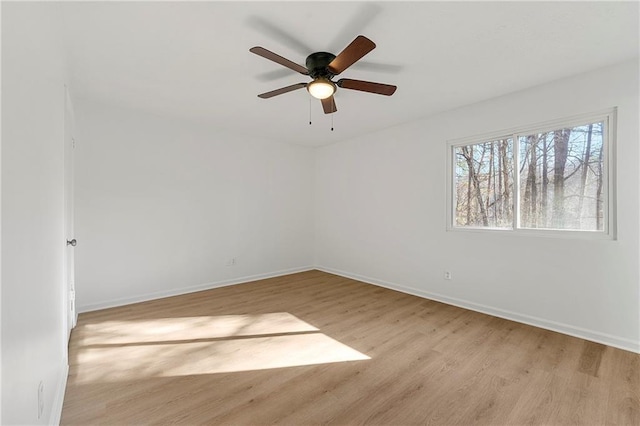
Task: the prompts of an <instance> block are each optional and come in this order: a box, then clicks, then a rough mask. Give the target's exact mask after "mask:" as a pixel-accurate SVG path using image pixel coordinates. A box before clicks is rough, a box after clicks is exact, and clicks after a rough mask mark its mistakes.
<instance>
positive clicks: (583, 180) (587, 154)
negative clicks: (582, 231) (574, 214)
mask: <svg viewBox="0 0 640 426" xmlns="http://www.w3.org/2000/svg"><path fill="white" fill-rule="evenodd" d="M592 136H593V124H589V129H588V130H587V143H586V145H585V148H584V156H583V160H582V166H581V167H582V174H581V175H580V198H579V199H578V218H579V219H580V225H581V227H582V207H583V206H584V194H585V191H586V188H587V175H588V173H589V167H590V163H591V138H592Z"/></svg>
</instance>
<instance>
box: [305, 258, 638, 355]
mask: <svg viewBox="0 0 640 426" xmlns="http://www.w3.org/2000/svg"><path fill="white" fill-rule="evenodd" d="M315 269H317V270H319V271H323V272H328V273H330V274H335V275H340V276H342V277H345V278H351V279H354V280H357V281H362V282H365V283H367V284H373V285H376V286H379V287H384V288H388V289H391V290H396V291H400V292H402V293H407V294H411V295H413V296H418V297H422V298H425V299H430V300H436V301H438V302H443V303H446V304H448V305H453V306H458V307H460V308H464V309H469V310H472V311H476V312H481V313H483V314H488V315H492V316H495V317H499V318H504V319H508V320H511V321H516V322H520V323H523V324H528V325H532V326H534V327H539V328H544V329H546V330H551V331H556V332H558V333H562V334H567V335H569V336H573V337H578V338H581V339H585V340H590V341H592V342H597V343H602V344H603V345H607V346H613V347H615V348H619V349H624V350H626V351H630V352H635V353H640V340H639V341H634V340H631V339H627V338H624V337H620V336H614V335H611V334H606V333H601V332H599V331H594V330H588V329H585V328H581V327H576V326H573V325H569V324H563V323H560V322H556V321H550V320H547V319H544V318H539V317H534V316H530V315H524V314H519V313H517V312H512V311H507V310H504V309H500V308H495V307H492V306H487V305H482V304H479V303H475V302H470V301H468V300H463V299H458V298H454V297H449V296H445V295H442V294H438V293H432V292H428V291H424V290H419V289H416V288H412V287H406V286H402V285H398V284H396V283H391V282H388V281H383V280H378V279H375V278H370V277H366V276H363V275H359V274H353V273H350V272H345V271H341V270H337V269H333V268H328V267H324V266H316V268H315Z"/></svg>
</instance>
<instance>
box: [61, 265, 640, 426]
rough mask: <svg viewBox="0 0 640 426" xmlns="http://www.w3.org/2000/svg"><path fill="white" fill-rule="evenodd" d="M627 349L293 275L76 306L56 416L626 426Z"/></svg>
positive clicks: (637, 358) (631, 384)
mask: <svg viewBox="0 0 640 426" xmlns="http://www.w3.org/2000/svg"><path fill="white" fill-rule="evenodd" d="M639 401H640V355H638V354H633V353H631V352H626V351H622V350H619V349H614V348H611V347H607V346H604V345H600V344H597V343H592V342H588V341H585V340H581V339H577V338H573V337H569V336H565V335H562V334H558V333H554V332H550V331H546V330H542V329H539V328H535V327H531V326H527V325H523V324H519V323H515V322H511V321H507V320H503V319H499V318H495V317H491V316H488V315H483V314H479V313H476V312H472V311H468V310H465V309H460V308H456V307H452V306H448V305H445V304H442V303H438V302H433V301H429V300H425V299H421V298H418V297H414V296H410V295H406V294H403V293H398V292H395V291H391V290H387V289H383V288H378V287H375V286H372V285H368V284H364V283H361V282H358V281H353V280H350V279H346V278H342V277H338V276H335V275H331V274H326V273H323V272H319V271H309V272H304V273H299V274H293V275H289V276H285V277H278V278H273V279H267V280H262V281H256V282H252V283H247V284H242V285H237V286H232V287H225V288H220V289H215V290H209V291H204V292H199V293H193V294H189V295H184V296H177V297H172V298H166V299H161V300H156V301H151V302H145V303H140V304H135V305H129V306H126V307H119V308H113V309H106V310H103V311H96V312H91V313H86V314H82V315H80V318H79V321H78V326H77V327H76V329H75V330H74V331H73V333H72V336H71V342H70V372H69V380H68V385H67V390H66V396H65V401H64V408H63V412H62V424H80V425H90V424H91V425H93V424H118V425H120V424H167V423H179V424H209V425H211V424H223V425H244V424H252V425H257V424H270V423H281V424H291V425H306V424H326V423H330V424H372V425H374V424H375V425H404V424H434V425H454V424H459V425H471V424H487V425H524V424H544V425H552V424H558V425H559V424H579V425H600V424H602V425H604V424H607V425H608V424H617V425H639V424H640V402H639Z"/></svg>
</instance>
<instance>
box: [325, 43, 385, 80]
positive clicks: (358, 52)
mask: <svg viewBox="0 0 640 426" xmlns="http://www.w3.org/2000/svg"><path fill="white" fill-rule="evenodd" d="M375 47H376V44H375V43H374V42H372V41H371V40H369V39H368V38H366V37H365V36H362V35H359V36H358V37H356V38H355V40H353V41H352V42H351V44H349V45H348V46H347V47H345V48H344V50H343V51H342V52H340V53H339V54H338V56H336V57H335V59H334V60H333V61H331V63H330V64H329V65H328V68H329V71H331V72H332V73H333V74H334V75H338V74H340V73H341V72H342V71H344V70H346V69H347V68H349V67H350V66H351V65H353V64H354V63H356V62H357V61H358V60H359V59H360V58H362V57H363V56H364V55H366V54H367V53H369V52H371V51H372V50H373V49H375Z"/></svg>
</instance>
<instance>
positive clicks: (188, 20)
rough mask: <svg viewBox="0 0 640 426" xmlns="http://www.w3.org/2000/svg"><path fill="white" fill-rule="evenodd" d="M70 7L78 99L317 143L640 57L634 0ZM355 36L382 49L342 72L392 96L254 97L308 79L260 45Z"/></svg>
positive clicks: (298, 49) (299, 54) (305, 49)
mask: <svg viewBox="0 0 640 426" xmlns="http://www.w3.org/2000/svg"><path fill="white" fill-rule="evenodd" d="M61 9H62V16H63V19H64V27H65V40H66V48H67V53H68V61H69V69H70V72H71V87H72V93H73V95H74V96H76V97H78V98H89V99H95V100H98V101H101V102H108V103H111V104H115V105H118V106H123V107H129V108H134V109H139V110H144V111H149V112H151V113H154V114H158V115H161V116H172V117H173V116H174V117H180V118H185V119H188V120H194V121H198V122H205V123H208V124H210V125H212V126H216V127H218V128H221V129H224V130H229V131H233V132H236V133H241V134H245V135H248V136H255V137H259V138H263V139H270V140H275V141H281V142H291V143H296V144H302V145H308V146H319V145H324V144H329V143H333V142H336V141H340V140H345V139H349V138H352V137H354V136H359V135H364V134H367V133H370V132H375V131H377V130H380V129H383V128H387V127H391V126H394V125H398V124H400V123H404V122H408V121H411V120H415V119H418V118H420V117H425V116H428V115H432V114H435V113H438V112H442V111H446V110H450V109H452V108H456V107H459V106H463V105H468V104H472V103H475V102H479V101H482V100H484V99H489V98H493V97H496V96H500V95H502V94H506V93H510V92H514V91H517V90H521V89H525V88H528V87H531V86H535V85H538V84H541V83H545V82H548V81H552V80H556V79H559V78H562V77H566V76H570V75H573V74H577V73H580V72H584V71H589V70H592V69H597V68H600V67H604V66H607V65H610V64H614V63H618V62H622V61H625V60H628V59H632V58H634V57H637V56H638V54H639V36H638V26H639V16H638V2H626V3H622V2H608V1H607V2H382V3H373V2H266V1H262V2H175V3H174V2H135V3H133V2H131V3H129V2H69V3H61ZM358 34H363V35H365V36H367V37H368V38H370V39H371V40H373V41H374V42H375V43H376V44H377V48H376V49H374V50H373V51H372V52H371V53H369V54H368V55H366V56H365V57H364V58H363V59H362V60H361V61H360V62H359V63H357V64H355V65H353V66H352V67H351V68H349V69H348V70H346V71H345V72H343V73H342V74H341V75H340V78H354V79H362V80H369V81H376V82H381V83H388V84H395V85H397V86H398V90H397V91H396V93H395V94H394V95H393V96H391V97H386V96H379V95H373V94H368V93H363V92H357V91H352V90H346V89H338V92H337V93H336V96H335V99H336V104H337V107H338V112H337V113H336V114H333V115H325V114H323V113H322V108H321V105H320V102H319V101H317V100H315V99H313V100H311V97H310V96H309V94H308V93H307V92H306V90H297V91H294V92H290V93H286V94H283V95H280V96H277V97H274V98H271V99H260V98H258V97H257V96H256V95H257V94H259V93H263V92H267V91H270V90H273V89H277V88H280V87H283V86H288V85H291V84H294V83H299V82H306V81H309V79H308V77H306V76H303V75H300V74H297V73H295V72H293V71H291V70H289V69H287V68H284V67H282V66H279V65H278V64H276V63H273V62H271V61H268V60H266V59H264V58H261V57H259V56H256V55H254V54H251V53H250V52H249V49H250V48H251V47H253V46H262V47H265V48H266V49H269V50H271V51H273V52H275V53H278V54H279V55H281V56H284V57H286V58H288V59H290V60H292V61H294V62H297V63H299V64H302V65H304V61H305V58H306V56H307V55H308V54H310V53H312V52H315V51H328V52H331V53H334V54H338V53H339V52H340V51H341V50H342V49H343V48H344V47H345V46H346V45H347V44H349V43H350V42H351V40H353V39H354V38H355V37H356V36H357V35H358ZM332 116H333V117H332ZM310 117H311V121H312V123H313V124H312V125H309V118H310ZM332 118H333V126H334V127H335V131H331V130H330V129H331V125H332Z"/></svg>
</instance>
